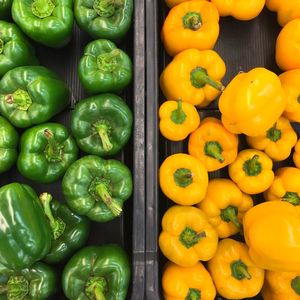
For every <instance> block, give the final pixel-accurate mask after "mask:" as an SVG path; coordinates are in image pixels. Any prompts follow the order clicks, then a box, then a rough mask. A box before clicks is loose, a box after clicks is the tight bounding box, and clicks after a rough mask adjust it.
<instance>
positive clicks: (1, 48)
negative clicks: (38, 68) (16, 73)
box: [0, 4, 38, 77]
mask: <svg viewBox="0 0 300 300" xmlns="http://www.w3.org/2000/svg"><path fill="white" fill-rule="evenodd" d="M0 7H1V4H0ZM0 19H1V18H0ZM0 28H1V31H0V77H2V76H3V75H4V74H5V73H6V72H8V71H9V70H11V69H13V68H16V67H19V66H28V65H37V64H38V59H37V58H36V56H35V50H34V48H33V47H32V46H31V45H30V44H29V42H28V41H27V40H26V38H25V36H24V34H23V33H22V32H21V30H20V29H19V28H18V27H17V26H16V25H15V24H12V23H8V22H5V21H1V20H0Z"/></svg>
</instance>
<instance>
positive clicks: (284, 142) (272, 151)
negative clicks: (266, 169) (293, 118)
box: [247, 117, 297, 161]
mask: <svg viewBox="0 0 300 300" xmlns="http://www.w3.org/2000/svg"><path fill="white" fill-rule="evenodd" d="M247 143H248V145H249V146H250V147H252V148H254V149H257V150H263V151H264V152H265V153H266V154H267V155H268V156H270V157H271V158H272V159H274V160H276V161H281V160H285V159H287V158H288V157H289V156H290V154H291V151H292V148H293V147H294V146H295V145H296V143H297V133H296V132H295V130H294V129H293V127H292V126H291V124H290V122H289V120H288V119H286V118H283V117H280V118H279V119H278V121H277V122H276V123H275V124H274V126H272V127H271V128H270V129H269V130H268V131H267V132H266V133H265V134H264V135H262V136H255V137H247Z"/></svg>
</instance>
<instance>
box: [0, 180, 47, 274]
mask: <svg viewBox="0 0 300 300" xmlns="http://www.w3.org/2000/svg"><path fill="white" fill-rule="evenodd" d="M0 211H1V219H2V222H3V224H6V226H1V227H0V263H2V264H3V265H5V266H6V267H8V268H9V269H15V270H21V269H24V268H27V267H30V266H31V265H32V264H34V263H35V262H36V261H38V260H41V259H42V258H44V257H45V255H47V253H48V252H49V250H50V247H51V229H50V226H49V224H48V223H47V220H46V218H45V215H44V212H43V208H42V206H41V204H40V203H39V199H38V197H37V195H36V193H35V192H34V190H33V189H32V188H31V187H29V186H28V185H25V184H20V183H11V184H8V185H5V186H2V187H1V188H0Z"/></svg>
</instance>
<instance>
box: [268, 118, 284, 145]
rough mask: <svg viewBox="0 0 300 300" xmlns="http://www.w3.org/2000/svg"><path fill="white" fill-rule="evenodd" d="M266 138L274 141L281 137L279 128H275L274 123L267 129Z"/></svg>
mask: <svg viewBox="0 0 300 300" xmlns="http://www.w3.org/2000/svg"><path fill="white" fill-rule="evenodd" d="M267 138H268V139H269V140H271V141H272V142H275V143H276V142H277V141H279V140H280V139H281V130H279V129H278V128H276V123H275V124H274V126H273V127H271V128H270V129H269V130H268V131H267Z"/></svg>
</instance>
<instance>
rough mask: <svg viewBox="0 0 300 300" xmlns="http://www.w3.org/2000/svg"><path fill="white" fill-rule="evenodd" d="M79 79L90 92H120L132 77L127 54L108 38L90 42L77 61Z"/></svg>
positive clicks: (130, 64)
mask: <svg viewBox="0 0 300 300" xmlns="http://www.w3.org/2000/svg"><path fill="white" fill-rule="evenodd" d="M78 74H79V79H80V81H81V83H82V85H83V87H84V88H85V89H86V91H88V92H89V93H91V94H98V93H107V92H120V91H121V90H122V89H123V88H125V87H126V86H127V85H128V84H129V83H130V82H131V79H132V63H131V60H130V58H129V56H128V55H127V54H126V53H125V52H124V51H122V50H120V49H117V47H116V45H115V44H114V43H113V42H111V41H109V40H96V41H93V42H90V43H89V44H88V45H87V46H86V47H85V49H84V55H83V57H82V58H81V60H80V62H79V69H78Z"/></svg>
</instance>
